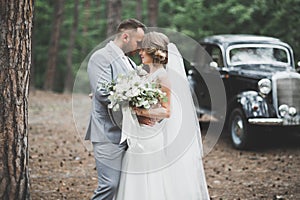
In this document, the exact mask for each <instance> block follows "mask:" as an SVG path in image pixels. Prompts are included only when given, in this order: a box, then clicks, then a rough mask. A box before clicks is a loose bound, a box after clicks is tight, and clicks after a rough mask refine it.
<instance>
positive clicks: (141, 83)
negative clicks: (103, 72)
mask: <svg viewBox="0 0 300 200" xmlns="http://www.w3.org/2000/svg"><path fill="white" fill-rule="evenodd" d="M146 75H147V72H146V71H145V70H143V69H142V67H141V66H138V67H137V70H134V71H130V72H129V73H128V74H126V75H125V74H120V75H119V76H118V77H117V79H116V81H113V82H105V83H102V84H101V86H100V87H101V88H104V89H105V90H106V91H108V92H109V96H108V99H109V100H110V104H109V105H108V106H109V108H112V109H113V110H114V111H116V110H118V109H119V108H120V104H123V103H126V102H127V103H129V106H132V107H141V108H145V109H149V108H150V107H151V106H152V105H156V104H158V103H159V102H161V101H162V102H166V101H168V99H167V96H166V94H165V93H164V92H162V91H161V89H160V88H161V86H160V84H158V83H156V82H151V81H149V80H147V77H146ZM100 87H99V89H101V88H100Z"/></svg>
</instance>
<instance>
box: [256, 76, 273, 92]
mask: <svg viewBox="0 0 300 200" xmlns="http://www.w3.org/2000/svg"><path fill="white" fill-rule="evenodd" d="M258 89H259V92H260V93H262V94H264V95H267V94H269V93H270V91H271V89H272V85H271V81H270V80H269V79H267V78H264V79H261V80H260V81H258Z"/></svg>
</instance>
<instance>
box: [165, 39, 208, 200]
mask: <svg viewBox="0 0 300 200" xmlns="http://www.w3.org/2000/svg"><path fill="white" fill-rule="evenodd" d="M166 69H167V73H168V78H169V79H170V86H171V93H172V96H171V118H170V119H168V121H167V123H166V132H165V135H164V137H165V139H164V141H165V148H164V150H165V155H166V160H167V162H168V163H169V167H168V168H167V170H166V171H167V178H166V180H167V184H166V185H167V187H168V188H170V189H169V190H168V191H171V192H170V194H169V195H168V196H170V199H191V200H200V199H201V200H206V199H209V195H208V189H207V184H206V179H205V173H204V169H203V164H202V156H203V150H202V141H201V132H200V127H199V121H198V118H197V115H196V110H195V106H194V103H193V99H192V95H191V91H190V87H189V83H188V80H187V77H186V73H185V68H184V63H183V58H182V56H181V54H180V53H179V51H178V49H177V47H176V45H175V44H173V43H170V44H169V45H168V64H167V67H166Z"/></svg>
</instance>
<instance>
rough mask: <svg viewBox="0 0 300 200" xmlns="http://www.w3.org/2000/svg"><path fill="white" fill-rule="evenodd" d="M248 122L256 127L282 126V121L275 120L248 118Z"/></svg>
mask: <svg viewBox="0 0 300 200" xmlns="http://www.w3.org/2000/svg"><path fill="white" fill-rule="evenodd" d="M248 122H249V123H250V124H256V125H283V119H277V118H250V119H248Z"/></svg>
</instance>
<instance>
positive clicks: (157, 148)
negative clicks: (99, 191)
mask: <svg viewBox="0 0 300 200" xmlns="http://www.w3.org/2000/svg"><path fill="white" fill-rule="evenodd" d="M140 56H141V59H142V62H143V64H144V65H147V66H148V67H149V75H148V79H149V80H150V81H155V82H157V83H159V84H160V85H161V90H162V91H163V92H165V93H166V94H167V97H168V101H167V102H160V103H159V104H158V105H157V106H155V107H153V108H151V109H142V108H129V107H124V108H122V112H123V122H122V124H123V126H122V134H123V135H126V138H127V143H128V150H127V151H126V153H125V156H124V158H123V164H122V174H121V179H120V184H119V189H118V192H117V195H116V197H115V199H116V200H185V199H187V200H208V199H209V194H208V189H207V184H206V179H205V173H204V169H203V164H202V142H201V133H200V127H199V122H198V120H197V117H196V112H195V108H194V104H193V100H192V96H191V93H190V88H189V85H188V81H187V78H186V76H185V70H184V65H183V60H182V57H181V55H180V53H179V51H178V49H177V47H176V46H175V45H174V44H173V43H170V42H169V39H168V37H167V36H166V35H164V34H162V33H158V32H149V33H147V34H146V35H145V37H144V39H143V42H142V49H141V51H140ZM133 113H134V114H133ZM140 118H146V119H148V120H149V123H151V121H152V124H151V125H143V124H140V123H139V122H138V121H139V119H140Z"/></svg>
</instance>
